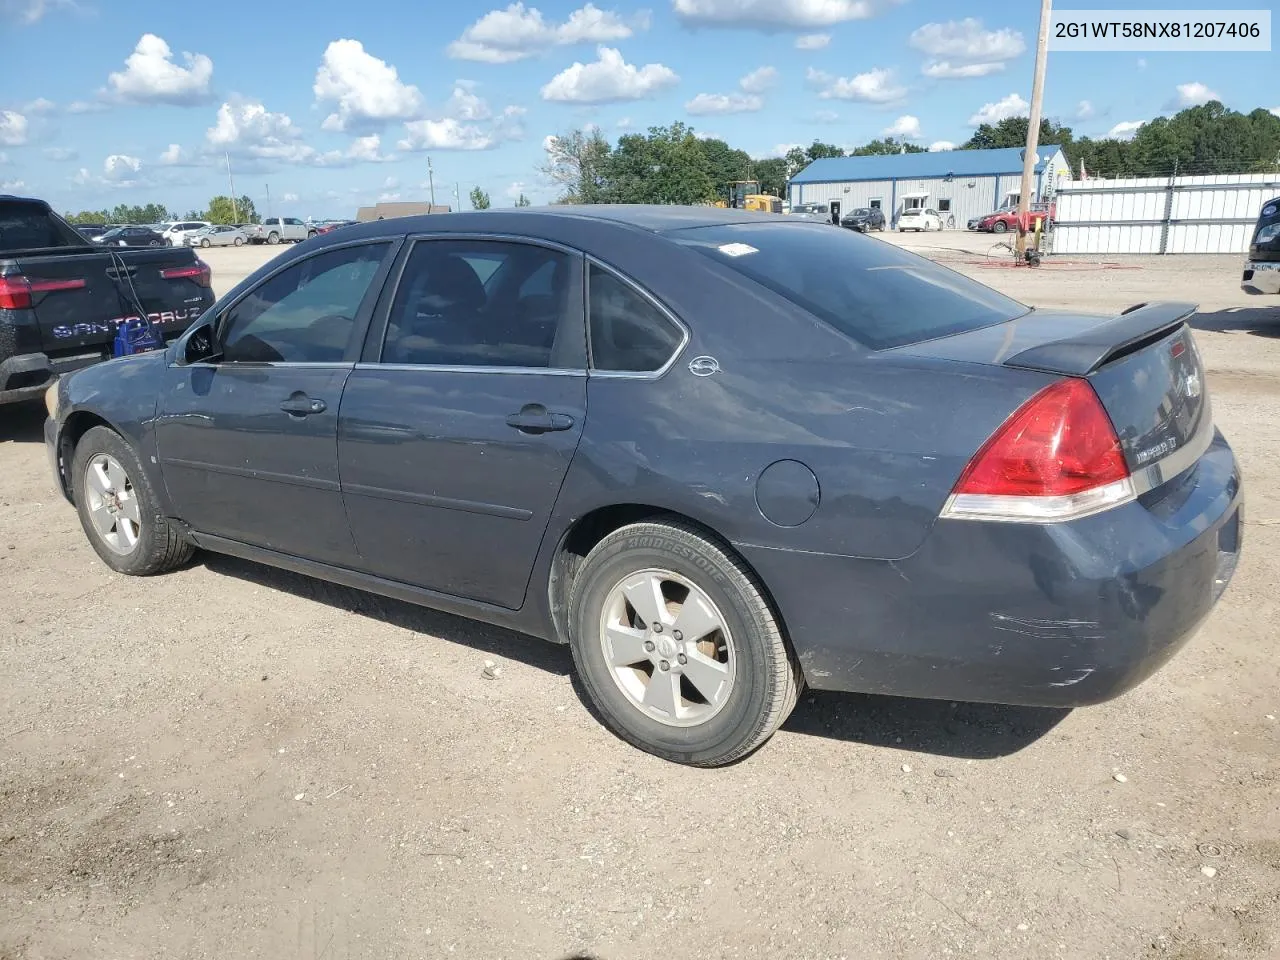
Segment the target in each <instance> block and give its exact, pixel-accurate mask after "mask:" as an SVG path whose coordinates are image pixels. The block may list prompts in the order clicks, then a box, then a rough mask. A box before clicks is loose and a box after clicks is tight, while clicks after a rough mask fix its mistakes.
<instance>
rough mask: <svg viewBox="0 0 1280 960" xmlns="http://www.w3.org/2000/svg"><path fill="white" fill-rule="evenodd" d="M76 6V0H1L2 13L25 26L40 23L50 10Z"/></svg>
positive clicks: (0, 10) (0, 9)
mask: <svg viewBox="0 0 1280 960" xmlns="http://www.w3.org/2000/svg"><path fill="white" fill-rule="evenodd" d="M75 7H76V3H75V0H0V14H3V15H4V16H5V17H7V18H9V19H12V20H16V21H17V22H18V23H20V24H22V25H23V26H30V25H31V24H33V23H38V22H39V21H40V19H41V18H42V17H43V16H44V15H45V14H46V13H48V12H49V11H50V10H63V9H72V10H74V9H75Z"/></svg>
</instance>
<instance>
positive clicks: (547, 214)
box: [45, 205, 1242, 766]
mask: <svg viewBox="0 0 1280 960" xmlns="http://www.w3.org/2000/svg"><path fill="white" fill-rule="evenodd" d="M1194 311H1195V308H1194V306H1192V305H1189V304H1166V303H1151V304H1146V305H1142V306H1139V307H1137V308H1133V309H1130V310H1127V311H1125V312H1124V313H1122V314H1120V315H1118V316H1082V315H1077V314H1073V313H1054V312H1042V311H1035V312H1034V313H1033V312H1032V311H1031V310H1030V309H1029V308H1028V307H1026V306H1025V305H1023V304H1021V303H1018V302H1016V301H1014V300H1011V299H1009V298H1008V297H1006V296H1004V295H1003V294H1000V293H997V292H996V291H994V290H992V289H990V288H988V287H985V286H983V285H981V284H979V283H977V282H976V281H974V280H971V279H969V278H967V277H965V276H963V275H961V274H958V273H955V272H952V271H951V270H948V269H947V268H945V267H943V266H941V265H939V264H936V263H933V262H932V261H930V260H927V259H924V258H921V257H918V256H915V255H913V254H911V253H909V252H907V251H905V250H902V249H901V248H899V247H896V246H894V245H892V244H887V243H880V242H878V241H874V240H871V239H870V238H868V237H864V236H861V235H858V234H856V233H854V232H853V231H851V230H835V231H833V230H831V229H829V228H828V227H825V226H822V225H819V224H817V223H809V222H805V221H797V220H796V219H795V218H794V217H787V216H783V215H772V214H768V213H760V212H744V211H740V210H716V209H712V208H697V207H679V206H663V207H644V206H622V205H619V206H606V205H601V206H588V207H570V206H566V207H548V208H541V209H534V210H529V211H518V210H509V211H500V210H489V211H484V212H476V213H457V214H443V215H434V216H416V217H404V218H396V219H394V220H386V221H379V222H374V223H365V224H361V225H360V226H356V227H349V228H347V229H345V230H342V231H338V232H335V233H332V234H330V235H328V236H326V237H319V238H317V239H316V240H315V241H312V242H311V243H308V244H305V245H303V246H300V247H298V248H297V249H296V250H293V251H291V252H290V253H288V254H286V255H284V256H283V257H278V258H275V259H273V260H272V261H271V262H270V263H268V264H266V265H265V266H263V267H262V268H260V269H259V270H258V271H257V272H255V273H254V274H252V275H251V276H250V277H248V278H247V279H246V280H245V281H243V282H242V283H240V284H239V285H237V286H236V287H235V288H234V289H233V290H232V291H231V292H230V293H228V294H227V295H226V296H224V297H223V298H222V299H221V300H219V301H218V303H217V304H215V306H214V307H213V308H212V309H211V310H210V311H209V312H208V313H207V315H206V316H205V317H204V318H203V319H202V320H201V321H200V323H198V324H197V325H196V326H195V327H193V328H192V330H190V331H189V332H188V333H187V334H186V335H185V336H184V337H183V338H181V339H180V340H179V341H178V342H176V343H175V344H173V345H172V346H171V347H170V348H169V349H168V350H167V351H166V352H165V353H164V354H163V355H160V354H152V355H142V356H138V357H132V358H126V359H124V360H121V361H119V362H117V363H113V364H109V365H106V366H102V367H96V368H92V369H89V370H82V371H79V372H77V373H75V374H73V375H71V376H70V377H67V378H66V379H64V380H63V381H61V382H60V383H59V385H58V387H57V389H55V390H52V391H50V392H49V394H48V395H47V397H46V402H47V405H48V408H49V414H50V417H49V420H48V422H47V424H46V427H45V439H46V442H47V445H48V449H49V451H50V455H51V460H52V463H53V465H54V470H55V476H56V479H57V483H58V485H59V487H60V489H61V490H62V491H63V492H64V494H65V495H66V496H67V497H68V498H69V499H70V500H71V501H72V502H73V503H74V504H75V505H76V509H77V510H78V511H79V514H80V520H81V523H82V525H83V527H84V530H85V533H86V535H87V536H88V538H89V540H90V543H91V544H92V545H93V548H94V549H95V550H96V551H97V554H98V556H99V557H101V558H102V560H103V562H104V563H105V564H106V565H107V566H108V567H110V568H111V569H113V570H116V571H119V572H122V573H127V574H136V575H142V574H155V573H160V572H162V571H165V570H170V569H173V568H175V567H177V566H178V565H180V564H182V563H183V562H185V561H186V560H187V558H188V557H190V556H191V553H192V550H193V549H195V548H203V549H207V550H211V551H214V552H220V553H228V554H232V555H235V556H239V557H242V558H247V559H249V560H254V561H261V562H264V563H268V564H274V565H276V566H280V567H285V568H287V569H290V570H293V571H295V572H299V573H305V574H309V575H312V576H316V577H320V578H322V579H327V580H331V581H334V582H337V583H342V584H346V585H348V586H354V587H359V588H363V589H366V590H371V591H374V592H377V593H382V594H385V595H387V596H392V597H398V598H400V599H403V600H408V601H410V602H414V603H419V604H424V605H426V606H430V607H436V608H439V609H441V610H447V611H451V612H454V613H458V614H461V615H463V616H467V617H471V618H474V619H478V620H483V621H487V622H490V623H494V624H501V625H504V626H507V627H511V628H514V629H516V630H520V631H524V632H527V633H531V634H534V635H536V636H539V637H543V638H546V639H550V640H556V641H560V642H564V643H567V644H568V645H569V647H570V650H571V651H572V655H573V659H574V663H575V665H576V668H577V671H578V674H579V676H580V678H581V681H582V689H583V690H584V692H585V693H586V695H587V696H588V697H589V698H590V700H591V701H592V703H593V705H594V707H595V708H596V710H597V711H598V714H599V715H600V716H601V717H602V718H603V719H604V722H605V723H606V724H608V726H609V727H610V728H611V729H612V730H614V731H615V732H616V733H617V734H618V735H619V736H621V737H623V738H624V739H626V740H627V741H629V742H630V743H633V744H635V745H637V746H639V747H641V748H643V749H645V750H649V751H651V752H653V753H655V754H657V755H659V756H662V757H666V758H667V759H670V760H674V761H679V762H683V763H690V764H697V765H703V766H711V765H715V764H722V763H727V762H730V761H732V760H734V759H736V758H739V757H741V756H743V755H745V754H746V753H748V752H749V751H751V750H752V749H754V748H755V747H756V746H758V745H759V744H760V743H762V742H763V741H764V740H766V739H767V738H768V737H769V736H770V734H771V733H772V732H773V731H774V730H775V729H776V728H777V727H778V725H779V724H780V723H781V722H782V721H783V720H784V719H785V718H786V716H787V714H788V713H789V712H790V710H791V708H792V705H793V704H794V703H795V701H796V696H797V693H798V692H799V690H800V689H801V686H802V685H803V684H806V683H807V684H808V685H809V686H812V687H815V688H822V689H835V690H847V691H863V692H872V693H882V694H899V695H905V696H912V697H932V698H943V699H949V700H978V701H994V702H1000V703H1015V704H1036V705H1045V706H1057V707H1073V706H1079V705H1084V704H1090V703H1096V702H1099V701H1102V700H1106V699H1108V698H1111V697H1114V696H1116V695H1118V694H1120V693H1121V692H1123V691H1125V690H1127V689H1129V688H1131V687H1132V686H1134V685H1135V684H1137V683H1139V682H1140V681H1142V680H1143V679H1144V678H1146V677H1147V676H1149V675H1150V674H1151V673H1153V672H1154V671H1155V670H1157V669H1158V668H1159V667H1160V666H1161V665H1162V664H1163V663H1165V662H1166V661H1167V660H1168V659H1169V658H1170V657H1171V656H1172V655H1173V654H1174V652H1175V651H1176V650H1177V649H1178V648H1179V647H1180V646H1181V645H1182V644H1183V643H1184V642H1186V640H1187V639H1188V638H1189V637H1190V636H1191V634H1192V633H1193V632H1194V631H1195V629H1196V627H1197V625H1198V624H1199V623H1200V622H1201V621H1202V620H1203V618H1204V617H1205V616H1206V615H1207V614H1208V612H1209V610H1210V609H1211V607H1212V606H1213V605H1214V603H1215V602H1216V600H1217V598H1218V597H1219V595H1220V594H1221V592H1222V591H1223V589H1224V588H1225V587H1226V585H1227V582H1228V581H1229V580H1230V579H1231V576H1232V572H1233V569H1234V566H1235V563H1236V560H1237V557H1238V553H1239V549H1240V507H1241V503H1242V492H1241V480H1240V474H1239V471H1238V469H1237V466H1236V461H1235V457H1234V455H1233V454H1232V451H1231V448H1230V447H1229V446H1228V445H1227V442H1226V440H1225V439H1223V437H1222V435H1221V434H1220V433H1218V432H1217V430H1216V429H1215V427H1214V423H1213V417H1212V412H1211V405H1210V403H1209V399H1208V392H1207V390H1206V388H1205V371H1204V367H1203V366H1202V364H1201V360H1200V355H1199V353H1198V352H1197V350H1196V346H1195V343H1194V341H1193V339H1192V333H1191V330H1190V328H1189V327H1188V325H1187V320H1188V318H1189V317H1191V316H1192V314H1193V313H1194ZM156 609H157V614H156V615H158V616H163V615H164V613H163V612H162V611H161V609H160V608H156Z"/></svg>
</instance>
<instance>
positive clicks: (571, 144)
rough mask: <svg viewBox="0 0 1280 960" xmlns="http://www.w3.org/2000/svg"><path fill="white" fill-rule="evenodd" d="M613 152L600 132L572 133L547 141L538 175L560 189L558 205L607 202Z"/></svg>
mask: <svg viewBox="0 0 1280 960" xmlns="http://www.w3.org/2000/svg"><path fill="white" fill-rule="evenodd" d="M612 149H613V148H612V147H611V146H610V145H609V141H608V140H606V139H605V138H604V136H603V135H602V134H601V133H600V131H599V130H598V129H595V128H593V129H592V130H591V132H590V133H588V132H586V131H583V130H571V131H569V132H568V133H565V134H560V135H559V136H555V137H551V138H549V139H548V141H547V159H546V161H545V162H544V163H543V164H542V165H541V166H540V167H539V168H538V172H539V173H541V174H542V175H543V176H544V177H545V178H546V179H548V180H550V181H551V182H552V183H554V184H555V185H556V186H557V187H558V188H559V190H560V196H559V198H558V200H557V202H558V203H605V202H606V201H607V198H608V194H609V184H608V171H607V169H606V168H607V167H608V165H609V161H610V155H611V153H612Z"/></svg>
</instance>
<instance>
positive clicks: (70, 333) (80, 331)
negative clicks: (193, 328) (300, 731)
mask: <svg viewBox="0 0 1280 960" xmlns="http://www.w3.org/2000/svg"><path fill="white" fill-rule="evenodd" d="M201 312H202V311H201V309H200V308H199V307H188V308H186V309H185V310H161V311H160V312H159V313H148V314H147V319H148V320H150V321H151V322H152V323H154V324H156V325H158V326H164V325H166V324H174V323H181V322H183V321H184V320H194V319H195V318H196V317H198V316H200V314H201ZM138 319H140V318H139V317H138V315H137V314H134V315H132V316H128V317H115V318H114V319H111V320H101V321H96V322H94V323H65V324H59V325H58V326H56V327H54V328H53V335H54V336H55V337H57V338H58V339H59V340H73V339H77V338H79V337H92V336H94V335H101V334H104V333H109V334H113V335H114V334H115V332H116V330H117V328H119V326H120V324H122V323H124V322H125V321H126V320H138Z"/></svg>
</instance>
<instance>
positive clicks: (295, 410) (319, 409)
mask: <svg viewBox="0 0 1280 960" xmlns="http://www.w3.org/2000/svg"><path fill="white" fill-rule="evenodd" d="M327 407H328V404H326V403H325V402H324V401H323V400H315V399H313V398H311V397H308V396H307V395H306V394H305V393H295V394H294V395H293V396H291V397H290V398H289V399H288V400H285V401H284V402H283V403H281V404H280V409H281V410H283V411H284V412H285V413H287V414H289V416H291V417H307V416H310V415H311V414H313V413H324V411H325V409H326V408H327Z"/></svg>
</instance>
